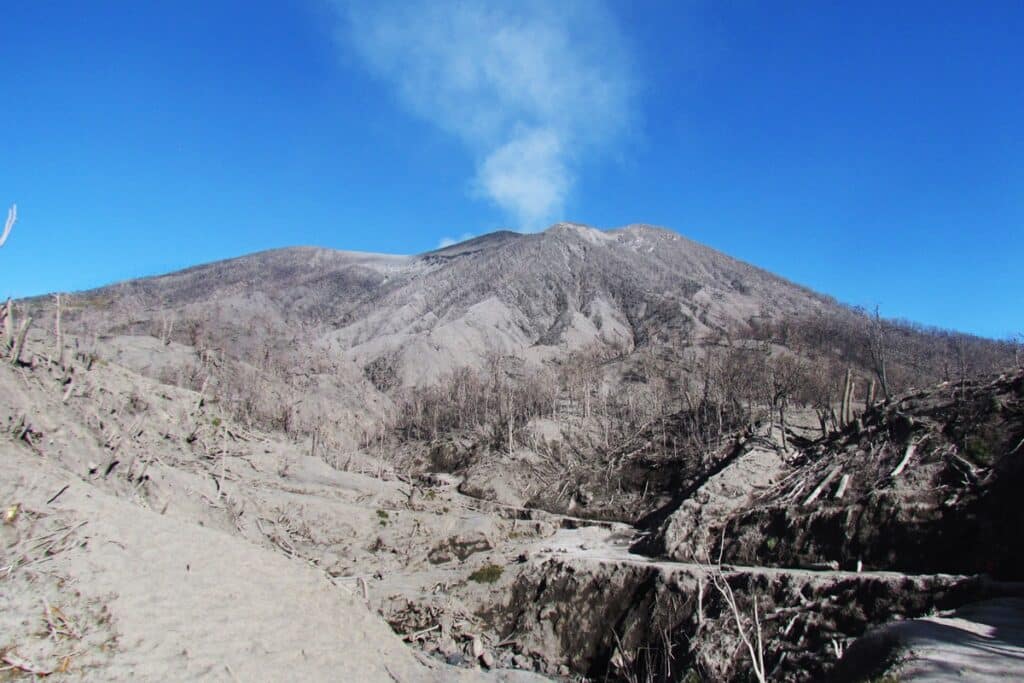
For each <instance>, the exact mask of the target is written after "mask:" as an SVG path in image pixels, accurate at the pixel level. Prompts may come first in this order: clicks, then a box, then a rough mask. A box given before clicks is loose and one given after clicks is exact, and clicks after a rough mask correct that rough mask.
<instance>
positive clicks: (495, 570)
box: [469, 564, 505, 583]
mask: <svg viewBox="0 0 1024 683" xmlns="http://www.w3.org/2000/svg"><path fill="white" fill-rule="evenodd" d="M503 571H505V570H504V569H502V568H501V567H499V566H498V565H496V564H488V565H485V566H483V567H480V569H477V570H476V571H475V572H473V573H472V574H470V575H469V580H470V581H476V582H477V583H494V582H495V581H497V580H498V579H500V578H501V574H502V572H503Z"/></svg>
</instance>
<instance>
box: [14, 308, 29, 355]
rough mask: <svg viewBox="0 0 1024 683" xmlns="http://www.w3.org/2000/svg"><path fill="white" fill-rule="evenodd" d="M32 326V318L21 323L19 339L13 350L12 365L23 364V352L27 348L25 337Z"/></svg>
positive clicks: (16, 340) (15, 342) (15, 341)
mask: <svg viewBox="0 0 1024 683" xmlns="http://www.w3.org/2000/svg"><path fill="white" fill-rule="evenodd" d="M31 326H32V316H29V317H27V318H25V321H24V322H22V323H21V327H20V328H19V329H18V338H17V339H15V340H14V348H13V349H12V350H11V365H17V364H18V363H20V362H21V352H22V350H23V349H24V348H25V336H26V335H27V334H28V328H29V327H31Z"/></svg>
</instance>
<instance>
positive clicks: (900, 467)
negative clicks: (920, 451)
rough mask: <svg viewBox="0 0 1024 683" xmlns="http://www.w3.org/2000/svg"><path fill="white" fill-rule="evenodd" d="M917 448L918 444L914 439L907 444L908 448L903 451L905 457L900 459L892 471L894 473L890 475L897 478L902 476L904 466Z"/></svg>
mask: <svg viewBox="0 0 1024 683" xmlns="http://www.w3.org/2000/svg"><path fill="white" fill-rule="evenodd" d="M915 448H917V444H916V443H914V442H913V441H911V442H910V443H908V444H907V450H905V451H904V452H903V459H902V460H900V464H899V465H896V469H894V470H893V471H892V473H891V474H890V475H889V476H890V477H892V478H895V477H898V476H900V474H901V473H902V472H903V468H905V467H906V466H907V463H908V462H910V458H911V456H913V455H914V449H915Z"/></svg>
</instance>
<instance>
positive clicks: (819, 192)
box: [0, 0, 1024, 336]
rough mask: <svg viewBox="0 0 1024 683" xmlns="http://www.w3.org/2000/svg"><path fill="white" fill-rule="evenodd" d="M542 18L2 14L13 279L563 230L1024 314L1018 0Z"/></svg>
mask: <svg viewBox="0 0 1024 683" xmlns="http://www.w3.org/2000/svg"><path fill="white" fill-rule="evenodd" d="M553 6H555V3H536V4H534V3H533V2H532V1H531V0H522V1H521V2H516V3H514V4H512V3H508V4H501V3H491V4H489V5H486V6H475V5H473V4H471V3H460V4H457V5H450V6H449V5H446V4H445V3H443V2H436V3H418V2H410V3H404V4H401V5H398V4H390V3H389V4H388V8H387V9H383V10H382V9H380V8H378V7H376V6H375V5H373V4H369V3H368V4H359V3H349V2H344V1H343V0H333V1H332V0H291V1H285V2H273V3H271V2H216V1H212V0H204V1H203V2H198V1H191V0H175V1H173V2H170V1H166V2H138V1H136V0H130V1H129V0H124V1H119V2H118V1H113V0H107V1H104V0H98V1H97V2H38V1H35V0H11V1H10V2H6V3H4V12H3V29H4V31H3V33H4V37H3V39H2V40H0V96H2V104H0V143H2V144H0V162H2V163H0V204H4V205H6V204H8V203H10V202H14V201H16V202H17V203H18V205H19V210H20V215H21V220H20V222H19V224H18V225H17V226H16V228H15V230H14V232H13V234H12V236H11V239H10V241H9V242H8V244H7V246H6V247H4V248H3V249H2V250H0V268H2V271H0V272H2V274H3V275H2V279H0V283H2V286H0V294H2V295H8V294H11V295H15V296H20V295H29V294H37V293H42V292H47V291H53V290H76V289H81V288H86V287H90V286H96V285H100V284H105V283H107V282H110V281H114V280H119V279H125V278H129V277H135V276H140V275H146V274H155V273H159V272H166V271H169V270H173V269H177V268H180V267H185V266H189V265H194V264H197V263H201V262H206V261H211V260H215V259H220V258H226V257H231V256H236V255H240V254H243V253H248V252H252V251H257V250H261V249H267V248H272V247H279V246H287V245H297V244H312V245H321V246H327V247H334V248H341V249H353V250H366V251H381V252H392V253H413V252H419V251H423V250H428V249H432V248H434V247H435V246H437V244H438V243H439V241H440V240H442V239H444V238H446V237H447V238H456V239H457V238H459V237H461V236H463V235H467V234H480V233H483V232H488V231H490V230H494V229H498V228H501V227H513V228H522V229H536V228H537V227H539V226H541V225H543V224H546V223H548V222H553V221H554V220H558V219H566V220H572V221H577V222H583V223H588V224H591V225H595V226H599V227H615V226H619V225H623V224H627V223H632V222H647V223H654V224H660V225H664V226H668V227H671V228H673V229H675V230H677V231H679V232H681V233H683V234H685V235H687V236H689V237H691V238H693V239H696V240H698V241H701V242H704V243H706V244H708V245H710V246H713V247H715V248H718V249H720V250H722V251H725V252H727V253H729V254H732V255H734V256H737V257H739V258H741V259H744V260H747V261H749V262H751V263H754V264H756V265H759V266H762V267H764V268H767V269H769V270H772V271H774V272H777V273H779V274H782V275H784V276H786V277H788V278H790V279H792V280H795V281H797V282H800V283H803V284H806V285H808V286H810V287H813V288H815V289H817V290H819V291H822V292H825V293H828V294H831V295H833V296H835V297H837V298H839V299H840V300H843V301H846V302H849V303H853V304H860V305H865V306H868V307H873V306H874V305H875V304H879V305H880V306H881V309H882V312H883V314H886V315H889V316H894V317H905V318H910V319H913V320H916V321H920V322H923V323H926V324H934V325H940V326H944V327H950V328H956V329H962V330H966V331H970V332H975V333H979V334H985V335H990V336H1005V335H1007V334H1009V333H1013V332H1021V331H1024V284H1022V283H1024V278H1022V264H1024V229H1022V228H1024V76H1022V74H1024V46H1022V45H1024V42H1022V41H1024V39H1022V36H1024V3H1022V2H1020V1H1019V0H1017V1H1014V2H1004V3H1003V2H996V1H993V2H985V3H968V2H940V3H935V2H927V3H925V2H920V3H916V2H902V3H889V2H886V3H882V2H877V3H875V2H864V3H820V2H803V3H789V2H771V3H757V2H717V1H715V2H712V1H711V0H707V1H706V2H691V3H687V2H679V1H675V2H629V3H627V2H624V1H623V2H607V3H605V4H602V3H601V2H599V0H585V1H583V2H580V3H579V4H578V5H573V4H571V3H567V4H566V5H565V8H564V9H552V7H553ZM558 6H559V7H561V3H559V4H558Z"/></svg>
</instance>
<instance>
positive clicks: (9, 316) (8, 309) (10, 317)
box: [4, 299, 14, 348]
mask: <svg viewBox="0 0 1024 683" xmlns="http://www.w3.org/2000/svg"><path fill="white" fill-rule="evenodd" d="M4 343H5V344H6V345H7V348H10V347H11V346H13V345H14V304H13V303H11V300H10V299H7V305H6V306H5V307H4Z"/></svg>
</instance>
